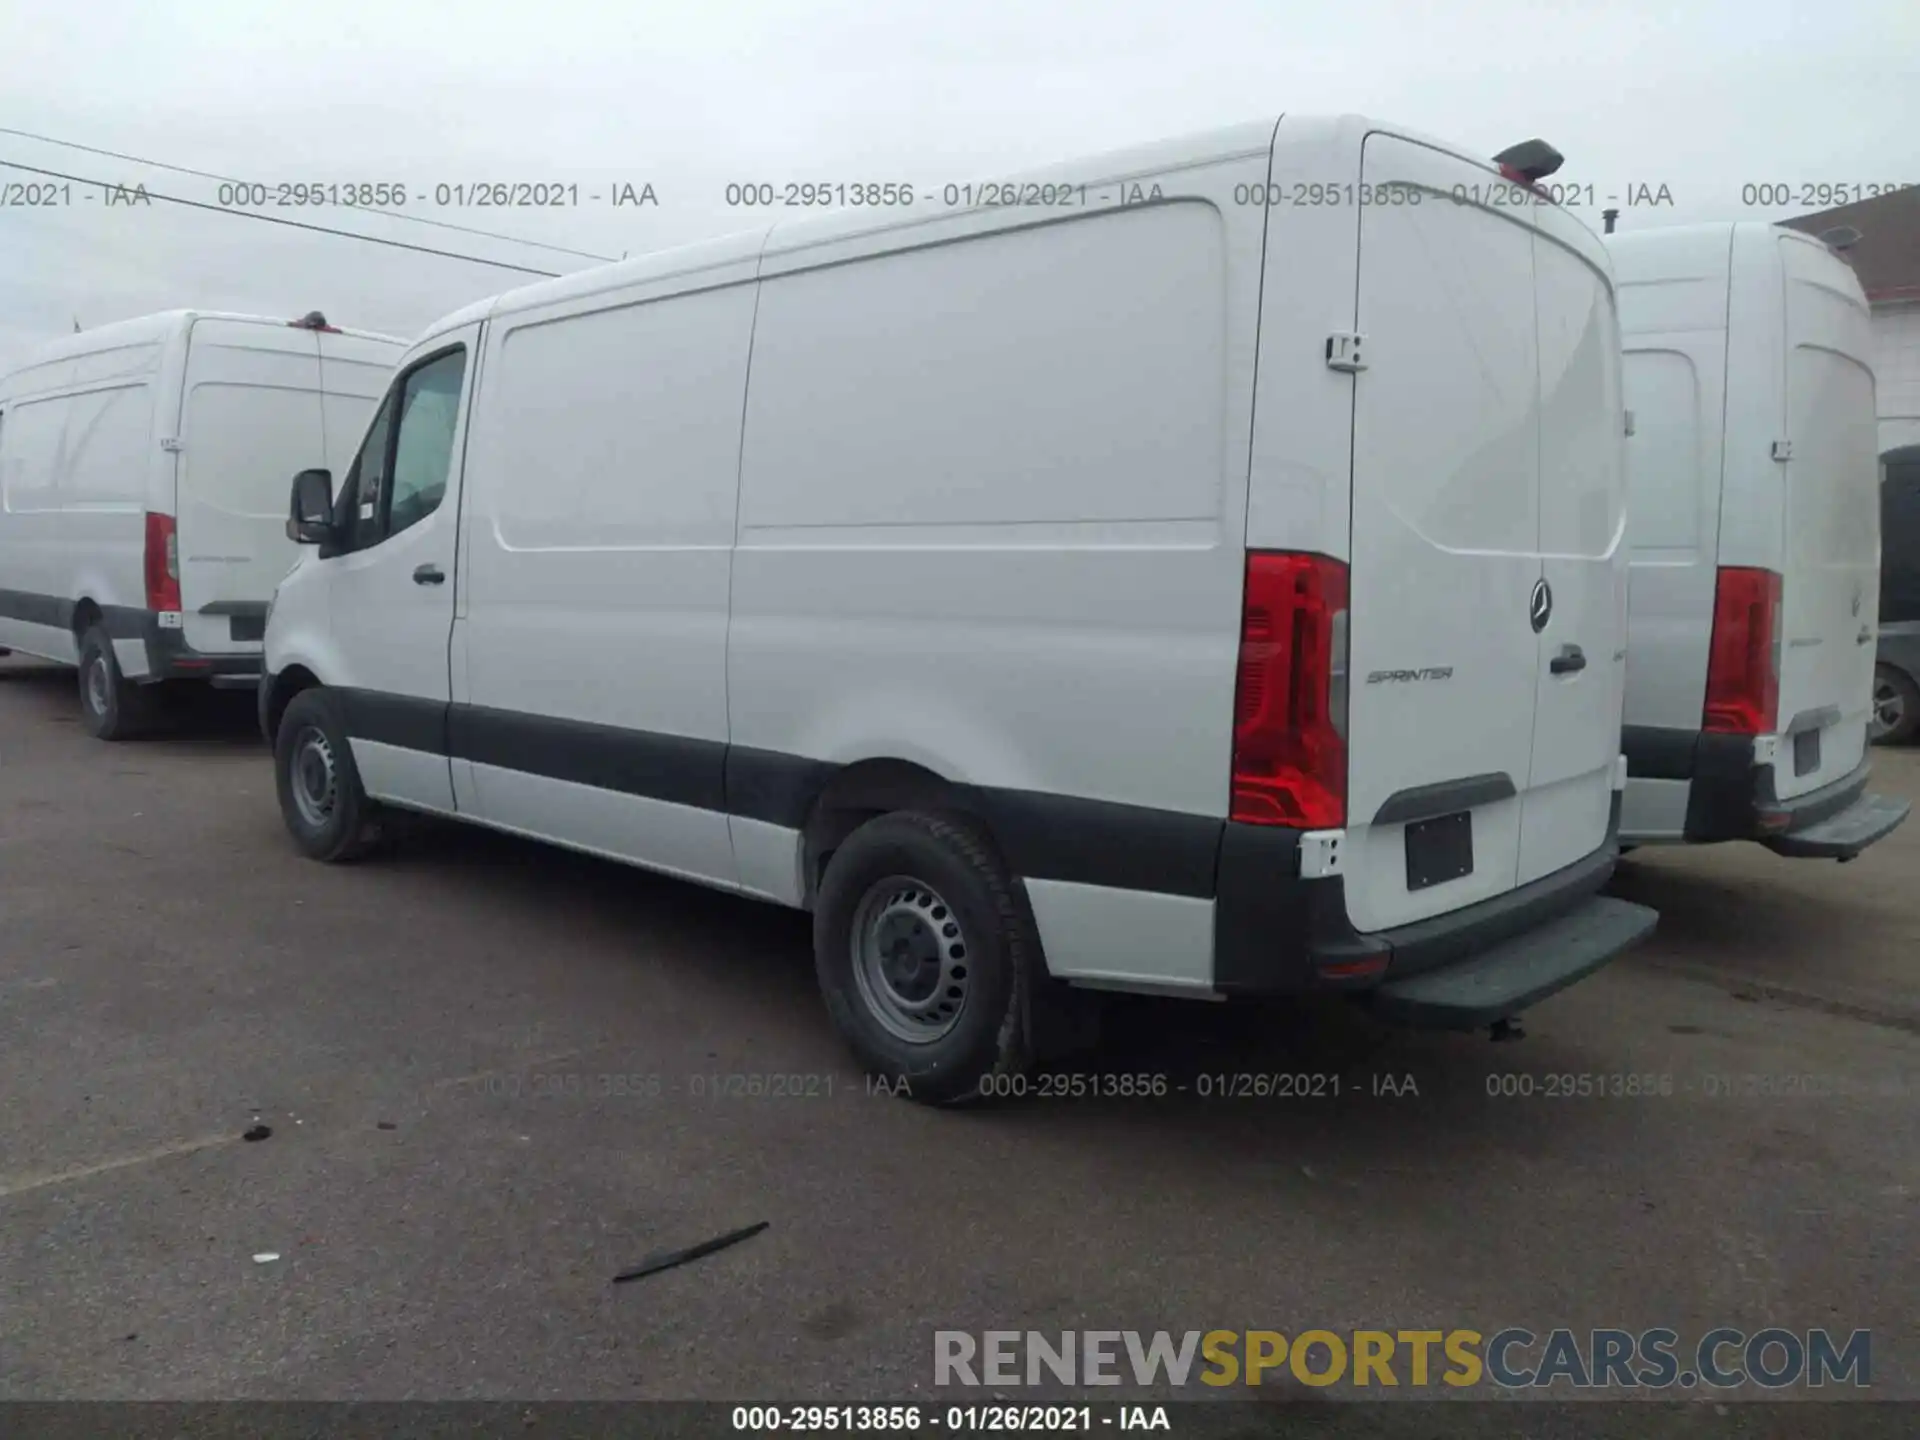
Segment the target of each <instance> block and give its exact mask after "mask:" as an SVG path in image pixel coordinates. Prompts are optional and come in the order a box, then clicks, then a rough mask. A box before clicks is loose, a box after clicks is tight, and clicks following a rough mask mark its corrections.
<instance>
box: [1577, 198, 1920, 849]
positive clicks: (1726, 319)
mask: <svg viewBox="0 0 1920 1440" xmlns="http://www.w3.org/2000/svg"><path fill="white" fill-rule="evenodd" d="M1607 244H1608V247H1609V248H1610V250H1611V251H1612V254H1613V263H1614V268H1615V271H1616V273H1617V275H1618V278H1619V285H1620V313H1621V327H1622V331H1623V341H1622V344H1623V346H1624V349H1625V360H1624V365H1625V372H1626V389H1627V408H1628V411H1629V413H1630V414H1631V415H1632V416H1633V421H1634V431H1635V433H1634V435H1633V436H1632V438H1631V439H1630V440H1629V441H1628V442H1627V455H1628V470H1629V474H1630V476H1631V492H1630V500H1629V504H1628V513H1629V516H1630V532H1631V548H1632V555H1633V587H1632V601H1631V608H1632V621H1631V639H1630V641H1629V651H1630V654H1631V660H1630V661H1629V663H1628V666H1627V677H1628V679H1627V709H1626V729H1625V733H1624V736H1623V745H1624V748H1625V750H1626V753H1627V767H1628V776H1629V778H1628V784H1627V802H1626V813H1625V818H1624V819H1623V821H1622V824H1621V836H1622V839H1623V841H1626V842H1629V843H1651V842H1681V841H1691V842H1703V841H1716V840H1757V841H1759V842H1760V843H1762V844H1763V845H1766V846H1768V847H1769V848H1771V849H1773V850H1775V851H1777V852H1778V853H1780V854H1782V855H1795V856H1823V857H1830V858H1835V859H1840V860H1849V859H1852V858H1853V857H1854V856H1855V855H1858V854H1859V853H1860V851H1861V850H1863V849H1864V848H1866V847H1867V846H1869V845H1871V844H1873V843H1874V841H1876V840H1878V839H1880V838H1881V837H1882V836H1883V835H1885V834H1887V832H1889V831H1890V830H1892V829H1893V828H1894V827H1895V826H1897V825H1898V824H1899V823H1900V822H1901V821H1902V820H1904V819H1905V818H1906V815H1907V810H1908V805H1907V803H1906V802H1905V801H1903V800H1897V799H1893V798H1891V797H1887V796H1881V795H1873V794H1869V793H1867V789H1866V785H1867V775H1868V769H1869V766H1868V763H1867V759H1866V750H1867V724H1868V718H1869V712H1870V708H1871V704H1872V697H1873V686H1874V632H1875V623H1874V622H1875V610H1876V607H1877V604H1878V599H1879V593H1880V497H1879V475H1880V463H1879V457H1878V446H1877V441H1876V436H1877V428H1876V420H1875V414H1874V383H1873V369H1872V361H1871V358H1870V357H1871V355H1872V341H1871V337H1870V332H1869V329H1868V310H1867V302H1866V297H1865V296H1864V294H1863V293H1862V292H1861V289H1860V283H1859V281H1858V279H1856V278H1855V276H1854V273H1853V271H1852V269H1851V268H1850V267H1849V266H1848V265H1847V264H1846V263H1845V262H1844V261H1843V260H1841V259H1840V258H1839V257H1838V256H1837V255H1835V254H1834V253H1833V252H1832V251H1831V250H1830V249H1828V247H1827V246H1826V245H1825V244H1823V243H1821V242H1820V241H1818V240H1816V239H1813V238H1811V237H1809V236H1806V235H1802V234H1800V233H1799V232H1797V231H1794V230H1789V229H1786V228H1784V227H1781V226H1776V225H1768V224H1765V223H1762V222H1742V223H1737V224H1715V225H1689V226H1676V227H1673V228H1670V229H1663V230H1648V231H1645V232H1643V233H1639V234H1629V235H1612V236H1609V237H1608V239H1607Z"/></svg>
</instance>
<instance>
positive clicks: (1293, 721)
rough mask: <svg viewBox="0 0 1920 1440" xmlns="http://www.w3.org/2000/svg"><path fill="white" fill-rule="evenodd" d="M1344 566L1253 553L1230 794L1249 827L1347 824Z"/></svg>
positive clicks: (1235, 812) (1243, 613) (1320, 558)
mask: <svg viewBox="0 0 1920 1440" xmlns="http://www.w3.org/2000/svg"><path fill="white" fill-rule="evenodd" d="M1346 629H1347V567H1346V566H1345V565H1343V564H1341V563H1340V562H1339V561H1338V560H1329V559H1328V558H1327V557H1326V556H1324V555H1293V554H1276V553H1272V552H1262V551H1256V552H1252V553H1249V554H1248V556H1247V587H1246V593H1245V597H1244V598H1243V600H1242V601H1241V609H1240V671H1239V676H1238V681H1237V684H1236V687H1235V693H1234V707H1233V802H1232V805H1231V808H1230V809H1229V812H1228V813H1229V815H1230V816H1231V817H1232V818H1233V819H1235V820H1240V821H1244V822H1246V823H1248V824H1251V825H1296V826H1299V827H1300V828H1302V829H1306V830H1327V829H1333V828H1336V827H1338V826H1341V825H1344V824H1346V823H1347V742H1346V739H1345V730H1346V715H1345V713H1344V712H1345V710H1346V694H1345V681H1346V671H1347V655H1346V649H1347V646H1346Z"/></svg>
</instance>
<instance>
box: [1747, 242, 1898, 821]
mask: <svg viewBox="0 0 1920 1440" xmlns="http://www.w3.org/2000/svg"><path fill="white" fill-rule="evenodd" d="M1774 244H1775V245H1776V246H1778V249H1779V255H1780V260H1781V263H1782V269H1783V272H1784V279H1783V283H1784V285H1785V287H1786V338H1787V359H1786V364H1787V369H1786V426H1785V430H1784V433H1783V438H1785V439H1786V440H1787V441H1788V442H1789V443H1790V444H1791V446H1792V450H1791V452H1790V458H1789V459H1788V460H1787V461H1786V462H1785V464H1784V466H1783V467H1782V468H1783V469H1784V470H1785V472H1786V513H1785V515H1784V517H1783V523H1784V531H1783V543H1782V546H1781V553H1782V554H1783V556H1784V557H1785V560H1784V565H1785V573H1784V574H1783V575H1782V576H1781V587H1780V606H1781V631H1782V635H1781V647H1780V709H1779V728H1780V733H1781V740H1780V744H1779V747H1778V749H1777V751H1776V753H1775V758H1774V777H1773V778H1774V792H1775V794H1777V795H1778V796H1779V797H1780V798H1781V799H1783V800H1785V799H1791V798H1792V797H1794V796H1797V795H1804V794H1806V793H1808V792H1809V791H1812V790H1817V789H1819V788H1820V787H1821V786H1823V785H1829V784H1832V783H1833V782H1834V781H1836V780H1842V779H1844V778H1845V777H1846V776H1848V775H1849V774H1851V773H1852V772H1853V771H1854V770H1856V769H1858V768H1859V765H1860V762H1861V760H1862V759H1864V758H1865V754H1866V743H1867V720H1868V712H1869V710H1870V708H1871V706H1872V697H1873V665H1874V631H1875V614H1874V611H1875V607H1876V604H1877V601H1878V597H1879V590H1880V496H1879V477H1880V463H1879V446H1878V433H1877V421H1876V418H1875V406H1874V382H1873V370H1872V367H1871V363H1870V361H1869V359H1868V357H1869V356H1870V355H1871V354H1872V343H1873V342H1872V335H1871V331H1870V320H1869V312H1868V309H1867V302H1866V297H1865V296H1864V295H1863V294H1862V293H1861V289H1860V284H1859V281H1858V280H1857V279H1856V278H1855V277H1854V274H1853V272H1852V270H1851V269H1850V268H1849V267H1848V266H1847V265H1846V264H1845V262H1843V261H1841V260H1840V259H1838V258H1837V257H1835V256H1834V255H1832V254H1831V253H1829V252H1828V251H1827V249H1826V248H1825V247H1824V246H1822V245H1819V244H1817V243H1815V242H1811V241H1809V240H1807V239H1805V238H1803V237H1800V236H1797V235H1790V234H1786V233H1780V234H1777V235H1776V236H1775V237H1774Z"/></svg>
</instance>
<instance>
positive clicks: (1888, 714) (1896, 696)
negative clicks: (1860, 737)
mask: <svg viewBox="0 0 1920 1440" xmlns="http://www.w3.org/2000/svg"><path fill="white" fill-rule="evenodd" d="M1906 713H1907V707H1906V705H1905V704H1904V703H1903V702H1902V700H1901V698H1900V691H1899V689H1898V688H1897V687H1896V686H1895V685H1894V684H1893V682H1892V681H1890V680H1877V681H1875V682H1874V686H1873V733H1874V734H1875V735H1876V736H1880V735H1885V734H1886V733H1887V732H1888V731H1890V730H1892V729H1894V728H1895V727H1896V726H1898V725H1899V724H1900V722H1901V721H1902V720H1904V719H1905V718H1906Z"/></svg>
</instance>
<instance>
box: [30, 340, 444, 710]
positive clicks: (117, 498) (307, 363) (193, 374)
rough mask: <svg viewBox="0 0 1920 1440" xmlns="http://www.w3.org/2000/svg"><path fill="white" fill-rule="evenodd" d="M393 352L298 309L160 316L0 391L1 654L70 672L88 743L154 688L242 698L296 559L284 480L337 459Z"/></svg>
mask: <svg viewBox="0 0 1920 1440" xmlns="http://www.w3.org/2000/svg"><path fill="white" fill-rule="evenodd" d="M405 348H406V346H405V342H404V341H401V340H396V339H393V338H392V337H391V336H385V335H372V334H365V333H362V332H360V331H344V330H340V329H336V328H335V327H333V326H331V325H328V324H327V323H326V320H325V318H324V317H323V316H321V315H319V314H317V313H315V314H311V315H308V316H307V317H305V318H304V319H302V320H296V321H286V320H268V319H261V318H259V317H257V316H249V315H218V314H210V313H206V312H196V311H191V310H176V311H170V312H168V313H165V314H160V315H149V316H145V317H143V318H141V319H138V320H127V321H124V322H121V323H119V324H115V325H103V326H101V327H100V328H98V329H96V330H88V331H84V332H82V333H80V334H77V335H72V336H68V337H66V338H64V339H62V340H60V341H59V342H57V343H55V344H53V345H50V346H48V347H47V348H46V349H45V350H44V351H42V352H41V353H40V354H38V355H36V356H35V357H34V358H33V359H32V360H31V361H30V362H29V363H28V364H27V365H25V366H24V367H22V368H21V369H19V370H17V371H15V372H14V373H12V374H10V375H8V376H6V377H5V378H4V379H0V648H5V649H13V650H19V651H22V652H24V653H26V654H29V655H38V656H41V657H44V658H46V659H49V660H57V661H61V662H64V663H66V664H71V665H77V666H78V667H79V673H80V701H81V709H82V711H83V713H84V715H85V717H86V722H87V726H88V728H89V729H90V730H92V731H93V733H94V734H96V735H98V736H100V737H102V738H103V739H108V740H117V739H121V738H124V737H126V736H129V735H133V734H136V733H138V732H139V730H140V729H141V728H142V727H143V726H144V724H145V723H146V721H147V720H148V719H149V718H150V714H151V711H152V707H153V700H154V696H155V691H154V689H153V687H154V686H155V685H157V684H158V682H161V681H164V680H175V679H180V680H208V681H211V682H212V683H213V684H215V685H224V686H243V687H251V686H253V685H255V684H257V683H258V680H259V675H260V640H261V634H262V631H263V629H264V626H265V619H266V609H267V598H268V596H270V595H271V594H272V593H273V587H274V585H275V584H276V583H277V582H278V581H279V579H280V577H281V576H282V575H284V574H285V573H286V572H287V569H288V567H289V566H291V565H292V564H293V562H294V559H295V557H296V555H297V554H298V551H297V549H296V548H295V546H293V545H292V544H291V543H289V542H288V540H287V538H286V535H285V528H286V526H285V515H284V513H283V512H282V506H283V504H284V502H285V498H286V484H287V471H288V468H289V467H290V466H291V467H294V468H299V467H301V466H305V465H326V464H331V463H335V462H336V461H339V460H343V459H344V458H345V457H346V456H347V455H350V454H351V453H352V447H353V445H354V444H356V443H357V442H358V440H359V438H360V432H361V431H362V430H364V429H365V428H366V421H367V416H368V414H369V413H371V411H372V409H373V404H374V401H376V400H378V399H379V398H380V395H381V392H382V391H384V390H385V389H386V384H387V380H388V378H389V376H390V375H391V374H392V371H393V364H394V361H395V360H396V359H397V358H398V356H399V354H400V352H401V351H402V350H403V349H405Z"/></svg>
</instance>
